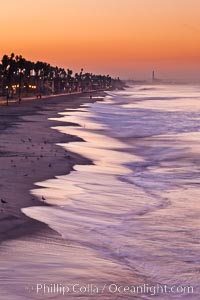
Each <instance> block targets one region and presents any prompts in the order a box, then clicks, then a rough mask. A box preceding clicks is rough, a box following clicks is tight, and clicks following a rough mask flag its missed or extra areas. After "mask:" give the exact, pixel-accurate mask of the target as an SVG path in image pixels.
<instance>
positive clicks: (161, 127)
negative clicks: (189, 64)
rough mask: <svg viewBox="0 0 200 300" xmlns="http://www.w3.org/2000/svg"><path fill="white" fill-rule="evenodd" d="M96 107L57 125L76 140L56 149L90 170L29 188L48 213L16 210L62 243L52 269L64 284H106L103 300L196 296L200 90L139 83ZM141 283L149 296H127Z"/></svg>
mask: <svg viewBox="0 0 200 300" xmlns="http://www.w3.org/2000/svg"><path fill="white" fill-rule="evenodd" d="M96 100H97V101H96V102H95V103H93V104H85V105H83V106H82V107H81V108H79V109H74V110H66V111H63V112H61V113H60V118H59V120H60V121H62V122H66V126H63V123H62V126H58V127H56V128H54V130H58V131H61V132H63V133H66V134H71V135H77V136H79V137H80V138H82V139H83V140H84V141H76V142H72V143H68V144H60V146H61V147H64V148H66V150H69V151H71V152H75V153H78V154H81V155H82V156H85V157H87V158H90V159H91V160H92V161H93V164H91V165H76V166H75V167H74V170H73V171H72V172H71V173H70V174H69V175H66V176H57V177H56V179H51V180H47V181H44V182H38V183H36V185H37V189H34V190H33V191H32V193H34V194H36V195H38V196H40V197H41V195H45V197H46V198H47V199H48V202H49V203H51V204H54V205H55V206H50V207H46V206H45V207H31V208H25V209H23V212H24V213H25V214H27V215H28V216H30V217H31V218H34V219H37V220H39V221H42V222H45V223H46V224H48V225H49V227H51V228H52V229H54V230H55V231H57V232H58V233H59V234H60V235H61V236H62V238H63V240H65V241H67V243H68V245H69V247H68V248H65V251H64V250H63V249H62V251H64V252H63V253H62V260H64V261H63V265H62V261H60V262H59V264H60V265H59V268H58V270H61V269H62V268H64V266H65V272H64V274H65V280H66V281H67V282H68V283H70V284H72V285H73V283H74V282H76V283H77V284H79V282H80V284H85V285H87V284H94V285H96V287H97V288H98V287H99V289H101V288H102V287H104V285H105V290H104V292H105V299H133V298H134V297H135V298H134V299H151V298H152V295H154V294H155V295H156V299H187V300H188V299H197V298H198V295H199V292H200V290H199V276H200V255H199V253H200V252H199V251H200V189H199V185H200V86H199V85H141V86H139V85H136V86H132V87H129V88H126V89H125V90H121V91H110V92H107V96H106V97H105V99H104V101H102V99H101V98H98V97H97V99H96ZM68 122H72V123H75V124H78V125H79V126H76V125H74V126H68V125H67V123H68ZM55 175H56V174H55ZM50 249H51V247H50ZM49 251H50V250H49ZM49 255H50V257H51V253H50V254H49ZM51 261H52V266H53V264H54V263H55V262H54V258H53V256H52V260H51ZM57 263H58V262H57ZM55 267H56V263H55ZM62 272H63V270H62ZM56 278H57V273H55V274H54V275H51V282H52V283H53V282H54V281H55V282H57V281H56V280H57V279H56ZM53 280H54V281H53ZM112 284H113V285H112ZM142 284H146V289H147V287H148V286H149V287H152V289H151V290H148V291H147V290H146V291H143V292H141V293H140V292H138V291H137V293H134V292H133V291H131V287H133V286H137V285H140V286H141V285H142ZM110 285H112V286H111V287H110ZM164 286H167V292H166V291H163V290H162V288H163V289H164ZM119 287H120V288H119ZM124 287H127V288H126V291H125V290H124ZM153 287H157V289H159V291H157V290H156V291H155V290H153ZM187 287H190V290H187ZM128 288H129V289H128ZM89 292H90V293H89ZM154 292H155V293H154ZM79 293H82V292H80V291H79ZM87 293H89V294H87ZM91 294H92V291H91V290H90V291H89V290H87V291H86V292H85V293H82V297H83V298H84V297H85V298H84V299H89V297H90V296H91ZM77 295H79V294H75V293H74V294H73V297H76V296H77ZM77 297H78V296H77ZM102 297H103V296H102ZM94 298H95V296H94ZM70 299H72V297H71V298H70ZM101 299H104V298H101Z"/></svg>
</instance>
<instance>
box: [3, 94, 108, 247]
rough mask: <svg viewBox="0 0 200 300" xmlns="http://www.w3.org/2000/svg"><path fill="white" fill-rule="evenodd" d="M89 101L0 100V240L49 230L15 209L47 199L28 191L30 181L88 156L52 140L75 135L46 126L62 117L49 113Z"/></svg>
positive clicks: (63, 171) (65, 98)
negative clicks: (6, 102) (6, 103)
mask: <svg viewBox="0 0 200 300" xmlns="http://www.w3.org/2000/svg"><path fill="white" fill-rule="evenodd" d="M99 95H102V96H103V95H104V93H103V92H98V96H99ZM91 101H92V102H93V101H95V100H93V99H90V98H89V95H87V94H82V95H71V96H68V95H67V96H55V97H49V98H44V99H40V100H36V99H35V100H29V101H24V102H22V104H20V105H19V104H11V105H10V106H8V107H6V106H0V165H1V172H0V199H1V203H0V242H2V241H3V240H5V239H10V238H17V237H19V236H21V235H24V234H29V235H30V234H32V233H34V232H35V231H37V232H38V231H42V230H48V231H50V229H49V228H48V227H47V226H46V225H45V224H43V223H40V222H37V221H35V220H32V219H30V218H28V217H27V216H25V215H24V214H23V213H22V212H21V208H24V207H30V206H39V205H47V204H46V203H45V201H46V200H47V199H46V198H45V197H44V198H43V199H37V198H36V197H34V196H33V195H31V194H30V190H31V189H33V188H34V183H35V182H38V181H43V180H46V179H50V178H54V177H55V176H58V175H63V174H67V173H69V172H70V170H72V168H73V165H74V164H88V163H91V162H90V161H89V160H88V159H86V158H83V157H81V156H79V155H77V154H74V153H70V152H68V151H67V150H64V149H63V148H62V147H60V146H57V145H56V143H62V142H65V143H68V142H70V141H76V140H79V138H78V137H76V136H71V135H66V134H61V133H59V132H58V131H56V130H54V129H52V128H51V127H53V126H56V125H62V123H61V122H56V121H52V120H49V118H54V117H58V114H57V113H58V112H60V111H63V110H64V109H66V108H77V107H79V106H80V105H81V104H82V103H87V102H91ZM65 126H66V123H65ZM5 202H6V203H5Z"/></svg>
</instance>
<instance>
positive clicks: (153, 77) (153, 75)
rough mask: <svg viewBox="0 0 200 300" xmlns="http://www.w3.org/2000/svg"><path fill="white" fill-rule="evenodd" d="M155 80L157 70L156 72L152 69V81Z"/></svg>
mask: <svg viewBox="0 0 200 300" xmlns="http://www.w3.org/2000/svg"><path fill="white" fill-rule="evenodd" d="M154 80H155V72H154V70H153V71H152V81H154Z"/></svg>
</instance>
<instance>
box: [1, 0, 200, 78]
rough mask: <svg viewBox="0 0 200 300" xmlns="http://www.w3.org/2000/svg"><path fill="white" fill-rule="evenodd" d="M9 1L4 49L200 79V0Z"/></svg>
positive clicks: (123, 71) (72, 63)
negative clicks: (153, 70) (197, 76)
mask: <svg viewBox="0 0 200 300" xmlns="http://www.w3.org/2000/svg"><path fill="white" fill-rule="evenodd" d="M1 2H2V3H1V4H0V9H1V17H0V28H1V31H0V45H1V47H0V54H1V55H3V54H4V53H11V52H14V53H16V54H22V55H23V56H25V57H26V58H28V59H32V60H45V61H48V62H50V63H52V64H54V65H59V66H63V67H66V68H67V67H70V68H72V69H74V70H79V69H80V68H81V67H83V68H84V69H85V71H86V70H88V71H92V72H102V73H110V74H112V75H116V76H117V75H118V74H119V75H120V76H122V77H126V78H131V77H135V78H137V77H138V78H139V77H143V76H144V77H147V76H150V73H151V70H152V69H156V71H157V72H158V74H159V75H160V76H161V77H191V78H193V77H195V76H196V74H198V75H199V78H200V0H6V1H1ZM186 71H187V73H186Z"/></svg>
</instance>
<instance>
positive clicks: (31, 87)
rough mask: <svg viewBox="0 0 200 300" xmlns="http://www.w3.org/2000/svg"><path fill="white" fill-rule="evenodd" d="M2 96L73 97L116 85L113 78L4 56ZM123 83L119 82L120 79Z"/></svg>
mask: <svg viewBox="0 0 200 300" xmlns="http://www.w3.org/2000/svg"><path fill="white" fill-rule="evenodd" d="M0 73H1V82H0V83H1V92H2V95H4V96H7V98H9V97H13V96H14V95H18V97H19V100H21V95H22V94H23V95H24V94H26V95H27V96H28V94H29V95H30V94H33V93H36V94H40V95H42V94H50V93H55V94H56V93H62V92H66V93H71V92H76V91H90V90H93V89H108V88H110V87H111V85H112V81H114V79H112V78H111V77H110V76H109V75H95V74H92V73H84V72H83V69H81V70H80V72H79V73H75V74H74V75H73V71H72V70H70V69H67V70H65V69H64V68H59V67H57V66H56V67H53V66H51V65H50V64H49V63H46V62H42V61H37V62H36V63H35V62H32V61H29V60H26V59H25V58H24V57H22V56H21V55H15V54H14V53H11V55H10V56H8V55H6V54H5V55H3V57H2V60H1V64H0ZM117 80H119V79H117Z"/></svg>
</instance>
